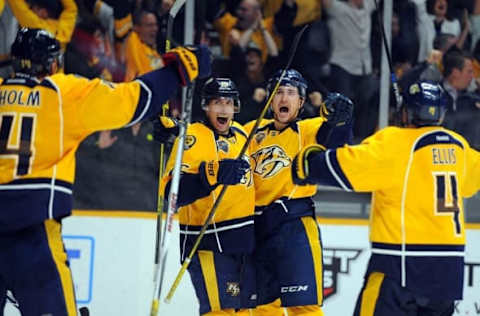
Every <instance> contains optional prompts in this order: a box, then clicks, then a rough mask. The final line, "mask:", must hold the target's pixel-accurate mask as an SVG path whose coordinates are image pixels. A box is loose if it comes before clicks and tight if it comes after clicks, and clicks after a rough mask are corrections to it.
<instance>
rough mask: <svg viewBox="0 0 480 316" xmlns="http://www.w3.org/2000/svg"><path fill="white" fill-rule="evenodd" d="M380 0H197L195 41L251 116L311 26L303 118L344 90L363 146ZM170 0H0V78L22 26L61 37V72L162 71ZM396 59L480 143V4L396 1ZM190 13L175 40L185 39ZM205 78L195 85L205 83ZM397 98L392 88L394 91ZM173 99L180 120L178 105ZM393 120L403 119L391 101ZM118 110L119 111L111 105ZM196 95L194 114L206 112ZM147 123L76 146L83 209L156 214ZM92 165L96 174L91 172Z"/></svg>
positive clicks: (375, 97)
mask: <svg viewBox="0 0 480 316" xmlns="http://www.w3.org/2000/svg"><path fill="white" fill-rule="evenodd" d="M378 2H379V3H378V5H379V6H380V8H379V9H378V8H377V7H376V3H375V1H374V0H195V19H194V23H195V33H194V38H195V40H194V42H195V43H203V44H206V45H208V46H209V47H210V49H211V51H212V53H213V54H214V57H215V58H214V63H213V75H215V76H224V77H230V78H232V79H233V81H234V82H235V83H236V85H237V87H238V89H239V91H240V97H241V104H242V107H241V112H240V113H239V114H237V116H236V120H237V121H239V122H240V123H246V122H248V121H250V120H255V119H256V118H257V117H258V116H259V114H260V112H261V110H262V108H263V105H264V104H265V102H266V98H267V89H266V83H267V81H268V78H269V77H270V76H271V74H272V73H273V72H275V71H276V70H277V69H279V68H281V67H282V66H283V65H285V64H286V61H287V58H288V53H289V49H290V46H291V45H292V42H293V38H294V36H295V34H296V33H297V32H298V31H299V30H300V29H301V28H302V27H303V26H304V25H305V24H310V27H309V28H308V29H307V31H306V33H305V34H304V36H303V38H302V40H301V42H300V46H299V48H298V50H297V54H296V58H295V59H294V61H293V65H292V67H293V68H295V69H297V70H299V71H300V72H301V73H302V74H303V75H304V77H305V78H306V79H307V80H308V83H309V87H308V93H307V95H308V100H306V101H307V102H306V104H305V107H304V108H305V109H304V111H303V112H302V116H303V117H313V116H317V115H318V108H319V106H320V104H321V102H322V97H323V96H325V95H326V94H327V93H328V92H333V91H336V92H340V93H342V94H345V95H346V96H348V97H350V98H351V99H352V100H353V101H354V103H355V124H354V135H355V142H359V141H361V140H362V139H364V138H365V137H367V136H369V135H371V134H372V133H373V132H374V131H375V130H376V129H377V128H378V107H379V75H380V64H381V48H382V45H383V43H382V35H381V28H380V27H379V23H378V21H379V19H380V20H383V18H382V17H381V16H379V15H378V12H380V14H381V12H383V9H382V5H383V3H382V1H378ZM173 3H174V0H103V1H101V0H0V12H1V15H0V36H2V37H3V39H2V40H0V66H1V68H0V75H1V76H2V77H7V76H9V74H10V72H11V68H10V67H9V64H8V60H9V50H10V45H11V43H12V42H13V40H14V38H15V34H16V31H17V30H18V28H19V27H20V26H26V27H36V28H44V29H47V30H49V31H50V32H51V33H52V34H54V35H55V36H56V38H57V39H58V40H59V41H60V42H61V44H62V47H63V49H64V51H65V55H64V69H63V71H64V72H65V73H74V74H78V75H81V76H85V77H87V78H95V77H100V78H102V79H105V80H108V81H112V82H123V81H130V80H133V79H134V78H135V77H136V76H139V75H141V74H144V73H145V72H147V71H150V70H152V69H156V68H159V67H162V65H163V63H162V58H161V54H162V53H163V52H164V50H165V42H166V38H165V34H166V25H167V19H168V11H169V9H170V8H171V6H172V5H173ZM393 4H394V7H393V16H392V21H391V30H392V42H391V55H392V65H393V68H394V71H395V73H396V75H397V77H398V78H399V84H400V87H401V88H402V89H408V86H409V84H410V83H412V82H414V81H415V80H416V79H419V78H422V79H430V80H434V81H437V82H441V84H442V86H443V87H444V89H445V90H446V92H447V96H448V112H447V116H446V120H445V123H444V125H445V126H446V127H447V128H450V129H452V130H454V131H457V132H458V133H460V134H462V135H463V136H464V137H465V138H466V139H467V140H468V141H469V142H470V144H471V146H472V147H474V148H476V149H480V124H479V121H480V93H479V92H480V41H478V39H479V38H480V0H449V1H447V0H394V1H393ZM183 27H184V10H183V9H182V10H180V12H179V14H178V16H177V18H176V19H175V22H174V27H173V34H172V46H176V45H180V44H182V43H183V34H184V32H183ZM200 86H201V83H199V84H197V87H200ZM392 98H393V96H392ZM179 100H180V98H179V97H177V98H175V99H173V100H171V102H170V113H169V114H170V115H172V116H178V115H179V113H180V108H181V102H180V101H179ZM391 103H392V106H391V111H390V122H391V123H392V124H393V123H394V121H395V111H394V109H395V107H394V106H393V104H394V102H391ZM114 110H115V109H112V111H114ZM202 114H203V112H202V111H201V107H200V105H199V98H195V101H194V111H193V119H194V120H195V119H202ZM151 131H152V126H151V124H137V125H135V126H132V127H130V128H127V129H122V130H115V131H103V132H100V133H97V134H94V135H92V136H90V137H89V138H87V139H86V140H85V141H84V142H83V143H82V145H81V147H80V149H79V151H78V154H77V160H78V163H77V177H76V189H75V191H76V198H75V207H76V208H95V209H99V208H100V209H102V208H103V209H136V210H155V209H156V205H157V204H156V196H157V185H158V184H157V181H158V179H157V173H158V165H159V146H158V144H155V143H154V142H153V140H152V137H151ZM92 170H95V171H94V172H93V171H92Z"/></svg>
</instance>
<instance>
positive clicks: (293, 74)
mask: <svg viewBox="0 0 480 316" xmlns="http://www.w3.org/2000/svg"><path fill="white" fill-rule="evenodd" d="M282 71H283V70H279V71H277V72H276V73H275V74H274V75H273V76H272V77H271V78H270V79H269V80H268V83H267V92H268V95H270V94H271V93H272V92H273V89H274V88H275V85H276V84H277V81H278V80H279V79H280V76H281V75H282ZM279 86H292V87H296V88H297V89H298V94H299V95H300V97H301V98H303V99H305V98H306V97H307V88H308V84H307V81H306V80H305V79H304V78H303V76H302V75H301V74H300V73H299V72H298V71H296V70H295V69H287V71H286V72H285V76H283V78H282V81H281V82H280V85H279Z"/></svg>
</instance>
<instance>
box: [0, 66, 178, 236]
mask: <svg viewBox="0 0 480 316" xmlns="http://www.w3.org/2000/svg"><path fill="white" fill-rule="evenodd" d="M162 79H163V80H165V82H167V83H165V84H164V85H163V89H159V87H158V86H157V85H158V81H163V80H162ZM0 83H1V84H0V205H1V212H0V232H4V231H13V230H16V229H21V228H23V227H27V226H29V225H33V224H36V223H41V222H42V221H44V220H45V219H48V218H57V219H59V218H62V217H65V216H67V215H69V214H70V212H71V207H72V183H73V181H74V172H75V151H76V149H77V147H78V145H79V144H80V142H81V141H82V140H83V139H84V138H85V137H86V136H87V135H89V134H91V133H93V132H95V131H100V130H108V129H117V128H120V127H123V126H129V125H133V124H136V123H137V122H139V121H141V120H143V119H146V118H148V117H150V116H152V115H154V114H156V113H159V112H160V111H161V104H162V103H163V102H164V101H165V100H166V99H167V98H168V97H169V96H170V95H171V94H172V93H173V92H174V91H175V89H176V87H177V86H178V85H179V83H180V82H179V78H178V76H177V75H176V72H175V70H174V69H171V68H170V67H168V68H164V69H161V70H158V71H157V72H155V73H151V74H149V75H147V76H144V77H142V78H140V79H139V80H137V81H134V82H131V83H122V84H112V83H110V82H105V81H102V80H99V79H95V80H87V79H84V78H80V77H76V76H74V75H65V74H60V73H59V74H55V75H52V76H49V77H46V78H44V79H43V80H41V81H40V80H38V79H36V78H31V77H26V76H17V77H14V78H11V79H7V80H5V81H3V82H0ZM160 95H161V97H160Z"/></svg>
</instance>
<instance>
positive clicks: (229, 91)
mask: <svg viewBox="0 0 480 316" xmlns="http://www.w3.org/2000/svg"><path fill="white" fill-rule="evenodd" d="M217 98H231V99H232V100H233V107H234V111H235V113H238V112H240V92H238V89H237V86H236V85H235V83H234V82H233V81H232V80H230V79H229V78H214V77H213V78H210V79H208V80H207V81H206V82H205V84H204V85H203V88H202V93H201V105H202V109H204V110H206V109H207V106H208V103H209V102H210V100H212V99H217Z"/></svg>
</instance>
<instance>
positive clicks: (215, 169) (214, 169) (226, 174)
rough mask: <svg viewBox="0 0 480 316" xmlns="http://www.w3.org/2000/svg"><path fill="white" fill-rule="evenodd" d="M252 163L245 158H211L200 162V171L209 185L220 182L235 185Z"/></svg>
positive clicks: (212, 185)
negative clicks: (217, 159)
mask: <svg viewBox="0 0 480 316" xmlns="http://www.w3.org/2000/svg"><path fill="white" fill-rule="evenodd" d="M249 168H250V165H249V164H248V162H247V161H245V160H244V159H222V160H219V161H215V160H211V161H208V162H202V163H201V164H200V168H199V172H200V177H202V180H203V182H204V183H205V185H206V186H208V187H214V186H216V185H218V184H225V185H235V184H238V183H240V181H241V180H242V178H243V176H244V175H245V173H246V172H247V171H248V169H249Z"/></svg>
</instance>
